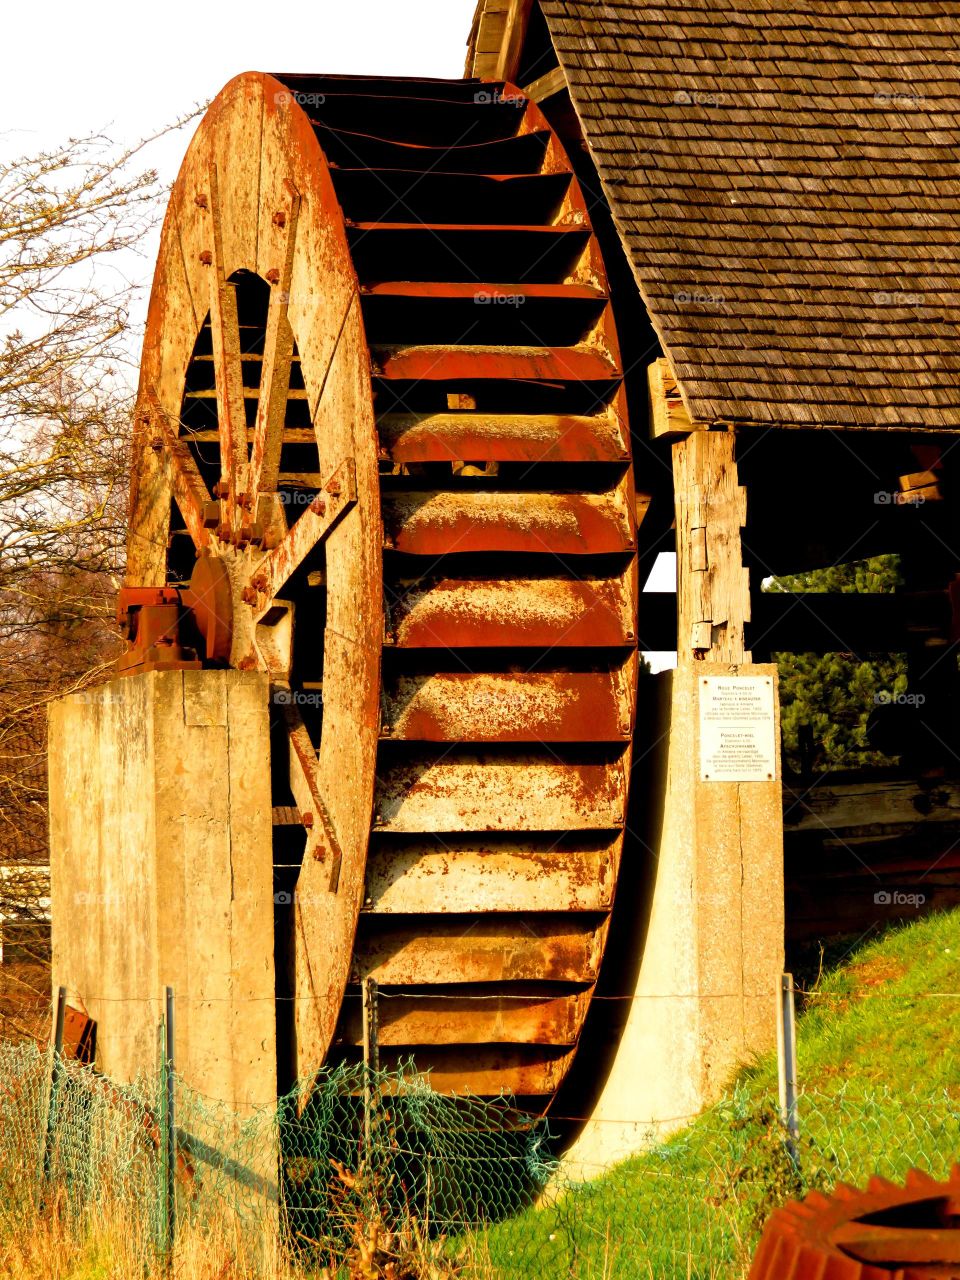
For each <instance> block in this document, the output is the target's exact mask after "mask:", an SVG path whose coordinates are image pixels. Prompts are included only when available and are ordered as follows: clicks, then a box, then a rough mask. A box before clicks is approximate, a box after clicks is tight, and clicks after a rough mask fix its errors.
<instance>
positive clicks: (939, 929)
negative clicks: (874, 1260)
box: [482, 911, 960, 1280]
mask: <svg viewBox="0 0 960 1280" xmlns="http://www.w3.org/2000/svg"><path fill="white" fill-rule="evenodd" d="M958 968H960V911H958V912H951V913H947V914H942V915H936V916H930V917H928V918H926V919H924V920H921V921H918V922H917V923H915V924H912V925H909V926H906V927H903V928H899V929H897V930H895V931H891V932H889V933H887V934H886V935H885V936H883V937H882V938H879V939H877V940H875V941H871V942H870V943H868V944H866V945H864V946H862V947H860V948H859V949H856V950H854V951H853V952H852V953H851V954H850V955H849V956H848V957H847V958H846V959H845V961H844V962H843V963H841V964H839V965H838V966H837V967H835V968H834V969H832V970H831V971H830V972H827V973H825V974H823V975H822V976H821V977H820V978H819V980H818V981H817V982H816V983H815V984H814V985H813V987H812V988H811V989H810V990H809V992H808V993H807V994H806V995H805V997H804V999H803V1002H802V1003H803V1006H804V1007H803V1009H802V1012H801V1015H800V1020H799V1026H798V1071H799V1081H800V1087H801V1100H800V1108H799V1111H800V1125H801V1144H800V1160H799V1165H800V1167H799V1170H798V1169H797V1168H796V1167H795V1166H794V1164H793V1163H792V1161H791V1160H790V1158H789V1156H788V1155H787V1154H786V1152H785V1150H784V1147H783V1143H782V1140H781V1132H780V1127H779V1123H778V1119H777V1105H776V1103H777V1086H776V1063H775V1061H774V1059H773V1057H772V1055H771V1056H769V1057H766V1058H764V1059H762V1060H761V1061H759V1062H757V1063H755V1064H754V1065H752V1066H751V1067H749V1068H747V1069H745V1070H744V1071H742V1072H741V1073H740V1075H739V1076H738V1077H737V1079H736V1080H734V1081H733V1082H731V1086H730V1088H729V1090H728V1092H727V1094H726V1096H725V1097H724V1098H723V1100H722V1101H721V1102H720V1103H718V1104H717V1106H715V1107H713V1108H712V1109H711V1110H710V1111H709V1112H707V1113H706V1114H704V1115H703V1116H701V1117H700V1118H699V1120H697V1121H696V1123H694V1124H693V1125H691V1126H690V1127H689V1128H687V1129H684V1130H683V1131H681V1132H680V1133H678V1134H677V1135H676V1136H675V1137H673V1138H671V1139H670V1141H668V1142H667V1143H665V1144H663V1145H660V1146H658V1147H655V1148H653V1149H652V1150H651V1151H649V1152H647V1153H646V1154H644V1155H642V1156H638V1157H636V1158H634V1159H632V1160H629V1161H627V1162H625V1163H624V1164H622V1165H620V1166H618V1167H617V1168H615V1169H614V1170H612V1171H611V1172H610V1173H609V1174H607V1175H606V1176H605V1177H603V1178H601V1179H600V1180H598V1181H597V1182H594V1183H592V1184H588V1185H582V1186H572V1185H567V1186H563V1185H561V1186H560V1188H559V1194H558V1196H557V1199H556V1200H555V1202H554V1203H552V1204H550V1205H549V1206H547V1207H544V1208H539V1209H532V1210H530V1211H528V1212H527V1213H526V1214H525V1215H524V1217H523V1218H521V1219H519V1220H514V1221H512V1222H510V1223H504V1224H502V1225H500V1226H499V1227H496V1228H494V1229H492V1230H491V1231H490V1232H489V1233H488V1234H487V1235H486V1237H485V1238H484V1240H483V1241H482V1244H483V1251H484V1252H485V1253H486V1255H487V1257H488V1259H489V1262H490V1263H491V1264H493V1267H494V1268H495V1269H496V1271H497V1272H498V1273H500V1274H502V1275H504V1276H510V1277H529V1278H530V1280H541V1278H543V1280H552V1277H557V1280H559V1278H560V1277H568V1276H570V1275H574V1276H576V1277H578V1280H594V1278H596V1280H600V1278H601V1277H604V1278H605V1277H617V1278H618V1280H619V1278H620V1277H622V1278H623V1280H635V1278H636V1280H640V1278H641V1277H642V1278H643V1280H672V1278H673V1277H676V1278H677V1280H681V1278H682V1280H740V1277H743V1276H745V1275H746V1272H747V1270H748V1269H749V1261H750V1258H751V1257H752V1254H753V1250H754V1248H755V1247H756V1242H757V1239H758V1237H759V1232H760V1230H761V1229H762V1224H763V1222H764V1220H765V1218H766V1216H767V1215H768V1213H769V1211H770V1210H771V1209H772V1208H773V1207H775V1206H776V1205H777V1204H779V1203H782V1201H783V1200H784V1199H787V1198H789V1197H790V1196H795V1195H802V1194H804V1193H805V1192H806V1191H808V1190H811V1189H813V1188H814V1187H820V1188H828V1187H830V1186H832V1185H833V1184H834V1183H836V1182H837V1181H840V1180H843V1181H847V1182H851V1183H854V1184H862V1183H865V1182H866V1180H867V1179H868V1178H869V1176H870V1175H871V1174H872V1173H875V1172H880V1173H883V1174H884V1175H885V1176H887V1177H890V1178H894V1179H900V1180H902V1178H903V1177H904V1175H905V1174H906V1172H907V1170H908V1169H910V1168H911V1167H912V1166H914V1165H918V1166H920V1167H923V1168H925V1169H927V1170H928V1171H930V1172H931V1173H933V1174H934V1175H936V1176H945V1175H946V1173H947V1172H948V1171H949V1169H950V1167H951V1166H952V1164H953V1163H954V1162H955V1161H956V1160H957V1159H960V1059H958V1049H957V1040H958V1032H960V971H958Z"/></svg>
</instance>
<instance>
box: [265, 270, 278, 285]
mask: <svg viewBox="0 0 960 1280" xmlns="http://www.w3.org/2000/svg"><path fill="white" fill-rule="evenodd" d="M267 283H268V284H279V283H280V271H279V269H278V268H277V267H271V268H270V270H269V271H268V272H267Z"/></svg>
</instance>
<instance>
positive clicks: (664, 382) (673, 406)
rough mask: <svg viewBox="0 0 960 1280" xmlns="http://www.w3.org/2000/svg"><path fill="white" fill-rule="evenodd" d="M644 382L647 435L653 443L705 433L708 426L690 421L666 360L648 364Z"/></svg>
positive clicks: (677, 385) (671, 366)
mask: <svg viewBox="0 0 960 1280" xmlns="http://www.w3.org/2000/svg"><path fill="white" fill-rule="evenodd" d="M647 382H648V386H649V388H650V434H651V435H652V436H653V438H654V439H655V440H657V439H661V438H663V437H667V438H670V437H677V436H681V435H686V434H687V433H688V432H690V431H706V430H708V425H707V423H705V422H694V421H693V420H692V419H691V417H690V412H689V410H688V409H687V406H686V404H685V403H684V400H683V395H682V393H681V391H680V384H679V383H678V382H677V376H676V374H675V373H674V372H673V365H672V364H671V363H670V361H669V360H667V359H665V358H664V357H663V356H661V357H660V359H659V360H654V362H653V363H652V364H651V365H648V366H647Z"/></svg>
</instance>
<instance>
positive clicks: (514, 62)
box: [497, 0, 533, 81]
mask: <svg viewBox="0 0 960 1280" xmlns="http://www.w3.org/2000/svg"><path fill="white" fill-rule="evenodd" d="M532 9H533V0H511V3H510V8H509V10H508V11H507V15H506V18H505V19H504V24H503V39H502V41H501V43H500V58H499V60H498V62H497V78H498V79H500V80H509V81H513V80H514V79H515V77H516V74H517V70H518V68H519V64H520V51H521V49H522V48H523V37H524V36H525V35H526V31H527V23H528V22H529V21H530V12H531V10H532Z"/></svg>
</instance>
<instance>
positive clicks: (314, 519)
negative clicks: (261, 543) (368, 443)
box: [244, 458, 357, 610]
mask: <svg viewBox="0 0 960 1280" xmlns="http://www.w3.org/2000/svg"><path fill="white" fill-rule="evenodd" d="M356 500H357V481H356V473H355V469H354V464H353V459H352V458H347V459H345V460H344V461H343V462H341V464H340V466H339V467H337V469H336V471H334V473H333V475H332V476H331V477H330V479H329V480H328V481H327V482H326V484H325V485H324V487H323V491H322V492H321V493H318V494H317V496H316V497H315V498H314V500H313V501H312V502H311V503H310V505H309V506H308V507H307V508H306V509H305V511H304V512H303V515H301V516H300V517H299V519H298V520H297V521H296V523H295V524H293V525H292V526H291V528H290V529H289V531H288V532H287V534H286V536H285V537H284V539H283V541H282V542H281V543H280V544H279V546H277V547H274V549H273V550H272V551H268V552H267V554H266V555H265V556H264V558H263V559H262V560H261V561H260V562H259V564H258V565H257V566H256V569H255V571H254V573H253V574H252V575H251V577H250V581H249V583H248V586H247V590H246V592H245V593H244V598H245V599H250V600H251V602H253V597H254V596H256V597H257V599H256V605H257V607H258V608H259V609H263V610H265V609H267V608H269V605H270V602H271V601H272V600H274V599H276V597H277V596H278V595H280V593H281V591H282V590H283V585H284V583H285V582H286V581H287V579H288V578H289V577H290V576H291V574H293V572H294V571H295V570H296V569H297V568H298V567H299V566H300V565H301V564H302V563H303V561H304V560H305V559H306V557H307V556H308V555H309V553H310V552H311V551H312V550H313V548H314V547H315V546H316V545H317V544H318V543H319V542H320V541H321V540H322V539H324V538H326V537H327V536H328V534H329V533H330V531H331V529H333V527H334V525H335V524H336V523H337V521H338V520H339V519H340V517H341V516H342V515H343V514H344V513H345V512H346V511H349V510H350V508H351V507H352V506H353V505H354V503H355V502H356ZM248 593H249V594H248Z"/></svg>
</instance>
